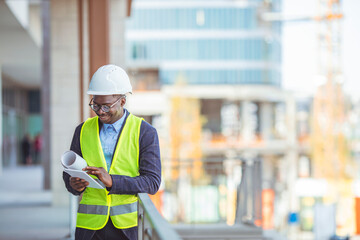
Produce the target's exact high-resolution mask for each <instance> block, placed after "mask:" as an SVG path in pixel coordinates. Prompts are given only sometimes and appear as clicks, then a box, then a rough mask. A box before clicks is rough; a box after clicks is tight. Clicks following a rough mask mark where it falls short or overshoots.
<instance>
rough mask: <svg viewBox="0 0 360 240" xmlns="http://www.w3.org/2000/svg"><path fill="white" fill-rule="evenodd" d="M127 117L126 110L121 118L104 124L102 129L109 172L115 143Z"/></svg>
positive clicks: (102, 140) (102, 141)
mask: <svg viewBox="0 0 360 240" xmlns="http://www.w3.org/2000/svg"><path fill="white" fill-rule="evenodd" d="M125 117H126V111H124V115H123V116H122V117H121V118H120V119H119V120H117V121H116V122H114V123H113V124H104V125H103V127H102V128H101V130H100V141H101V147H102V149H103V152H104V156H105V160H106V166H107V171H108V172H109V171H110V166H111V161H112V158H113V154H114V149H115V144H116V141H117V139H118V136H119V133H120V129H121V127H122V125H123V124H124V120H125Z"/></svg>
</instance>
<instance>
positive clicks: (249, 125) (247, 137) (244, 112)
mask: <svg viewBox="0 0 360 240" xmlns="http://www.w3.org/2000/svg"><path fill="white" fill-rule="evenodd" d="M240 122H241V138H242V140H243V141H244V142H251V141H253V140H254V137H255V127H256V126H254V124H255V123H254V119H253V116H252V103H251V102H250V101H243V102H241V119H240Z"/></svg>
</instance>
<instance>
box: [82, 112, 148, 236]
mask: <svg viewBox="0 0 360 240" xmlns="http://www.w3.org/2000/svg"><path fill="white" fill-rule="evenodd" d="M141 122H142V119H141V118H138V117H136V116H134V115H132V114H129V116H128V117H127V119H126V122H125V123H124V124H125V125H124V127H123V130H122V132H121V135H120V138H119V141H118V143H117V145H116V148H115V152H114V156H113V160H112V163H111V166H110V171H109V173H110V174H115V175H125V176H130V177H136V176H138V175H139V136H140V126H141ZM80 146H81V152H82V155H83V158H84V159H85V160H86V162H87V164H88V166H94V167H103V168H104V169H106V170H108V169H107V166H106V161H105V157H104V153H103V150H102V147H101V142H100V136H99V124H98V117H93V118H89V119H88V120H86V121H85V123H84V124H83V126H82V128H81V133H80ZM108 193H109V192H108V191H107V190H106V188H105V189H97V188H90V187H87V188H86V189H85V191H84V193H83V197H82V200H81V202H80V204H79V209H78V213H77V221H76V226H77V227H80V228H86V229H91V230H98V229H102V228H103V227H104V226H105V225H106V223H107V221H108V219H109V216H110V218H111V220H112V222H113V224H114V226H115V227H117V228H120V229H124V228H131V227H135V226H137V201H138V197H137V195H127V194H110V195H108Z"/></svg>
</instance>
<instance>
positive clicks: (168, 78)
mask: <svg viewBox="0 0 360 240" xmlns="http://www.w3.org/2000/svg"><path fill="white" fill-rule="evenodd" d="M319 2H320V3H329V4H328V5H326V4H325V7H326V6H328V7H329V6H333V5H334V6H335V5H336V7H338V5H337V4H338V3H339V1H333V0H332V1H330V0H329V1H320V0H319ZM338 10H339V9H338V8H336V9H331V11H333V12H331V11H330V10H329V9H325V12H326V11H328V13H329V12H330V13H329V14H327V15H321V14H323V13H320V15H319V16H318V17H317V18H314V19H313V20H316V21H318V22H319V24H323V26H321V29H322V30H321V31H320V34H319V46H320V47H319V50H321V51H324V52H323V53H319V55H320V56H319V58H320V61H319V62H320V63H319V66H320V69H319V75H320V76H322V78H323V79H325V80H326V79H327V80H328V81H327V84H325V85H322V86H320V87H319V89H318V92H317V94H316V95H314V96H299V95H297V94H295V93H291V92H288V91H285V90H283V89H282V87H281V86H282V74H281V49H282V47H281V44H282V43H281V41H282V40H281V39H282V36H281V24H282V23H281V20H280V21H279V20H276V17H275V18H273V19H272V20H271V19H270V20H269V18H266V17H264V16H265V15H267V16H276V14H277V13H280V11H281V1H280V0H242V1H240V0H222V1H217V0H210V1H203V0H186V1H177V0H172V1H169V0H154V1H150V0H135V1H130V0H126V1H125V0H103V1H96V0H78V1H74V0H61V1H60V0H48V1H36V0H29V1H4V0H0V73H1V78H0V79H1V94H2V96H1V98H0V99H2V103H1V110H0V112H2V115H1V116H2V117H1V118H0V119H1V122H2V133H1V134H0V136H1V138H2V154H1V159H2V160H1V161H0V173H1V168H2V167H15V166H17V165H20V164H23V163H26V162H24V160H23V156H22V154H23V153H22V147H21V146H22V141H23V139H24V136H25V135H26V134H29V136H30V140H33V141H34V140H35V137H36V136H37V135H38V134H40V135H41V136H42V137H43V146H42V147H43V150H44V151H43V159H42V164H43V168H44V173H45V174H44V175H45V178H44V184H45V186H44V187H45V188H47V189H51V191H52V204H53V205H54V206H61V205H62V206H64V205H65V206H67V205H69V194H68V193H67V192H66V190H65V188H64V186H63V181H62V167H61V165H60V163H59V161H60V156H61V154H62V153H63V152H64V151H66V150H68V148H69V146H70V143H71V138H72V134H73V131H74V129H75V127H76V126H77V125H78V124H79V123H80V122H82V121H84V120H85V119H86V118H87V117H89V116H90V110H89V108H88V106H87V104H88V101H89V97H88V96H87V94H86V89H87V87H88V82H89V79H90V76H91V75H92V73H93V72H95V70H96V69H97V68H98V67H99V66H101V65H103V64H107V63H113V64H117V65H120V66H123V67H125V68H127V70H128V72H129V75H130V78H131V81H132V84H133V88H134V94H133V95H131V96H129V98H128V102H127V108H128V109H129V111H130V112H131V113H133V114H135V115H139V116H142V117H143V118H144V119H145V120H146V121H148V122H150V123H151V124H152V125H153V126H154V127H156V129H157V130H158V133H159V136H160V142H161V154H162V163H163V183H162V186H161V189H160V191H159V193H158V194H157V195H155V196H153V197H152V200H153V202H154V203H155V204H156V205H157V207H158V209H159V211H160V212H161V213H162V214H163V216H165V217H166V219H167V220H169V221H170V222H172V223H220V224H221V223H226V224H227V225H235V226H239V224H243V225H247V226H252V227H255V228H256V229H260V228H257V227H258V226H261V227H262V228H263V229H276V230H279V231H280V232H281V233H284V234H287V235H288V236H289V237H290V238H291V239H296V237H297V236H299V232H300V231H302V232H312V233H313V236H315V238H316V237H321V236H330V235H331V234H334V233H335V231H336V230H337V232H338V233H339V234H342V235H346V234H354V233H360V217H359V216H360V201H359V198H358V197H359V196H360V192H359V191H358V190H356V189H358V188H359V186H358V181H353V180H354V179H356V178H357V177H358V176H359V172H358V169H357V163H358V161H359V156H360V150H359V149H360V147H359V146H360V137H359V136H360V130H359V129H360V121H359V119H360V110H359V109H360V107H359V103H355V104H351V103H350V102H349V101H348V100H347V97H346V95H344V94H343V93H342V89H341V87H342V84H341V79H340V78H341V74H342V72H341V68H340V65H341V64H340V60H341V58H340V57H339V56H340V55H341V54H340V52H341V51H340V50H341V49H340V48H338V47H339V46H340V43H341V41H340V39H339V35H337V34H339V32H340V30H339V29H337V28H338V27H339V25H336V24H338V22H337V21H339V19H341V17H342V15H339V14H337V11H338ZM274 13H275V15H274ZM269 14H270V15H269ZM321 16H323V17H321ZM324 16H325V17H324ZM125 19H127V20H126V24H125ZM274 19H275V20H274ZM334 23H335V27H336V28H335V27H334V26H333V25H331V24H334ZM326 24H329V25H326ZM326 31H329V32H326ZM332 31H335V32H332ZM326 34H328V35H326ZM299 47H302V46H299ZM321 51H319V52H321ZM321 56H322V57H321ZM324 56H325V57H324ZM324 59H325V60H324ZM327 59H331V61H333V62H331V61H327ZM339 79H340V80H339ZM325 82H326V81H325ZM330 120H331V121H330ZM36 156H37V155H36ZM36 156H35V155H32V157H33V159H34V161H35V159H37V158H36ZM352 160H356V161H355V162H354V161H352ZM38 163H39V162H38ZM329 186H331V187H329ZM353 186H355V188H352V187H353ZM354 189H355V190H354ZM354 209H355V211H354ZM237 224H238V225H237ZM324 224H325V226H324ZM324 229H325V230H324ZM178 230H179V232H181V231H182V229H178Z"/></svg>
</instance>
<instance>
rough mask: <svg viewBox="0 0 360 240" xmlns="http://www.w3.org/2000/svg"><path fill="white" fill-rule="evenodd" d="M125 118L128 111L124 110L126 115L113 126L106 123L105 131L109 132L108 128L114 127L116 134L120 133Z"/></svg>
mask: <svg viewBox="0 0 360 240" xmlns="http://www.w3.org/2000/svg"><path fill="white" fill-rule="evenodd" d="M125 117H126V111H125V109H124V114H123V116H122V117H121V118H120V119H119V120H117V121H116V122H114V123H113V124H106V123H104V130H105V131H107V130H108V127H110V126H113V127H114V129H115V132H116V133H118V132H120V129H121V126H122V125H123V123H124V120H125Z"/></svg>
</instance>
